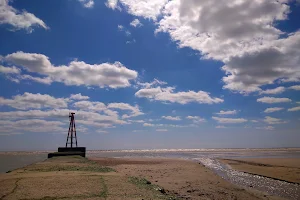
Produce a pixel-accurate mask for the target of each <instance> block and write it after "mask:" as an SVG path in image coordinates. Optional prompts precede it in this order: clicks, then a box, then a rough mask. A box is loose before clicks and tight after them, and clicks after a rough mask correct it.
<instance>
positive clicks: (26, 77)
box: [16, 74, 52, 85]
mask: <svg viewBox="0 0 300 200" xmlns="http://www.w3.org/2000/svg"><path fill="white" fill-rule="evenodd" d="M16 78H17V79H21V80H31V81H35V82H38V83H42V84H46V85H50V84H51V83H52V80H51V78H49V77H45V78H40V77H34V76H30V75H28V74H23V75H20V76H17V77H16Z"/></svg>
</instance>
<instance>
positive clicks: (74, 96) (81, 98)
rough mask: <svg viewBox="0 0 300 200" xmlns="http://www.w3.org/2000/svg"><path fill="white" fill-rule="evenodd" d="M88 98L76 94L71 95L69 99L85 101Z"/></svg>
mask: <svg viewBox="0 0 300 200" xmlns="http://www.w3.org/2000/svg"><path fill="white" fill-rule="evenodd" d="M89 98H90V97H88V96H82V95H81V93H78V94H71V96H70V99H74V100H87V99H89Z"/></svg>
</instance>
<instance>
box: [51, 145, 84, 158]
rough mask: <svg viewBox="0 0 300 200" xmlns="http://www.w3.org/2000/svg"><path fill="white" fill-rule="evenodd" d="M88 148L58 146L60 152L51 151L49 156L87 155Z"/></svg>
mask: <svg viewBox="0 0 300 200" xmlns="http://www.w3.org/2000/svg"><path fill="white" fill-rule="evenodd" d="M85 152H86V148H85V147H72V148H71V147H58V152H54V153H49V154H48V158H52V157H57V156H75V155H78V156H82V157H85Z"/></svg>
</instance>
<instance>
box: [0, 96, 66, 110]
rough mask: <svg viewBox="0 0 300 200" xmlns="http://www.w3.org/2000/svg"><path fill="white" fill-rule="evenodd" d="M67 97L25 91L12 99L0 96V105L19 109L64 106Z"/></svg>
mask: <svg viewBox="0 0 300 200" xmlns="http://www.w3.org/2000/svg"><path fill="white" fill-rule="evenodd" d="M67 102H68V99H65V98H54V97H52V96H50V95H47V94H40V93H37V94H32V93H28V92H25V93H24V94H23V95H16V96H13V97H12V99H5V98H3V97H0V105H1V106H10V107H13V108H16V109H20V110H26V109H30V108H31V109H41V108H66V107H67V105H68V104H67Z"/></svg>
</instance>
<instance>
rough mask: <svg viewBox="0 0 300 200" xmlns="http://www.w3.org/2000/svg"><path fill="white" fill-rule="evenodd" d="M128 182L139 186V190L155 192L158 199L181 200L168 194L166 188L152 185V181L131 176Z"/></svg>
mask: <svg viewBox="0 0 300 200" xmlns="http://www.w3.org/2000/svg"><path fill="white" fill-rule="evenodd" d="M128 181H129V182H130V183H132V184H134V185H136V186H138V187H139V188H144V189H147V190H151V191H153V192H154V193H155V194H156V197H159V199H165V200H167V199H168V200H179V198H177V197H175V196H173V195H170V194H167V193H166V191H165V189H164V188H162V187H160V186H158V185H155V184H152V183H151V182H150V181H148V180H147V179H145V178H140V177H135V176H130V177H129V178H128Z"/></svg>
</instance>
